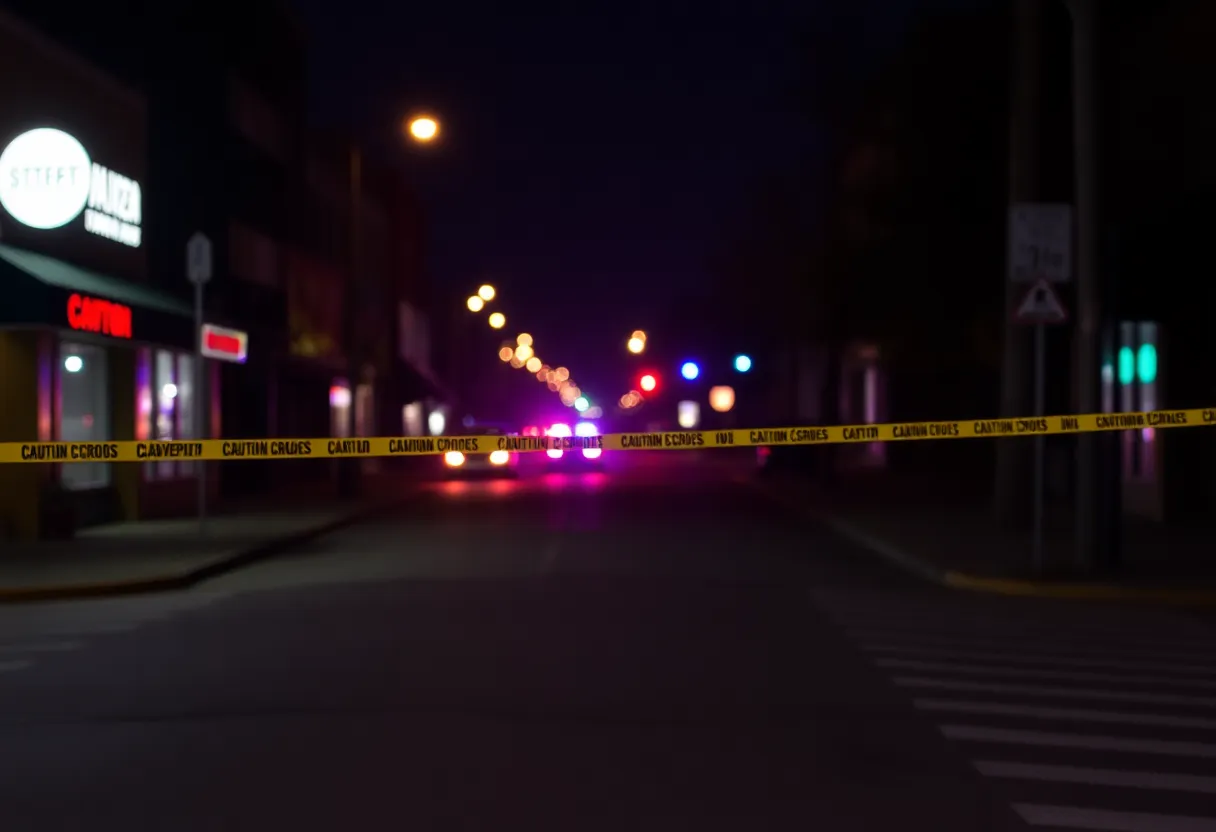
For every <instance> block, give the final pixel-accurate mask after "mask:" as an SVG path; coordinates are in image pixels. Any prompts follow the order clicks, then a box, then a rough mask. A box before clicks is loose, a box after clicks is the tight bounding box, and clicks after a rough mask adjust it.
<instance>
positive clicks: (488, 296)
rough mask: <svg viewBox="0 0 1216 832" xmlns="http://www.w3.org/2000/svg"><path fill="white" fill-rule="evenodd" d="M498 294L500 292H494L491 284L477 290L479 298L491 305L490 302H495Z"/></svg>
mask: <svg viewBox="0 0 1216 832" xmlns="http://www.w3.org/2000/svg"><path fill="white" fill-rule="evenodd" d="M497 294H498V292H496V291H495V290H494V287H493V286H491V285H490V284H489V283H486V284H484V285H482V286H480V287H479V288H478V289H477V297H479V298H481V299H482V300H484V301H485V302H486V303H489V302H490V301H492V300H494V296H495V295H497Z"/></svg>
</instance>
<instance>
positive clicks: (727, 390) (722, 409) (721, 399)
mask: <svg viewBox="0 0 1216 832" xmlns="http://www.w3.org/2000/svg"><path fill="white" fill-rule="evenodd" d="M709 406H710V407H712V408H713V409H714V410H716V411H718V412H719V413H726V412H728V411H730V409H731V408H732V407H734V406H735V390H734V388H733V387H727V386H725V385H723V386H721V387H714V388H713V389H711V390H710V391H709Z"/></svg>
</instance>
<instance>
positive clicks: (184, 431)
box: [136, 350, 198, 480]
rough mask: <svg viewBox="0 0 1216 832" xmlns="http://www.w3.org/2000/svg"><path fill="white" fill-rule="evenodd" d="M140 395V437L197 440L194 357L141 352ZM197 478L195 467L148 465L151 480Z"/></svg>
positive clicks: (181, 462) (167, 461) (171, 462)
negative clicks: (195, 476)
mask: <svg viewBox="0 0 1216 832" xmlns="http://www.w3.org/2000/svg"><path fill="white" fill-rule="evenodd" d="M138 381H139V387H140V389H139V391H138V392H137V396H138V414H139V420H140V422H139V424H138V425H137V426H136V435H137V436H146V437H148V438H149V439H152V440H154V441H160V442H169V441H173V440H180V439H195V438H197V436H198V431H197V430H196V427H195V424H194V422H195V419H194V387H195V384H194V357H193V356H191V355H188V354H186V353H178V352H172V351H170V350H155V351H151V350H143V351H141V356H140V362H139V371H138ZM194 475H195V463H194V462H191V461H190V460H183V459H165V460H161V461H158V462H151V463H148V464H147V465H146V466H145V468H144V476H145V478H147V479H150V480H170V479H177V478H180V477H192V476H194Z"/></svg>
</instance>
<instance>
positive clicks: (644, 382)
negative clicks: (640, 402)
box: [638, 373, 659, 393]
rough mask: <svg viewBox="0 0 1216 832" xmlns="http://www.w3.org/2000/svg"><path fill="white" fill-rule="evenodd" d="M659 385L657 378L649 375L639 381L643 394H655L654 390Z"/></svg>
mask: <svg viewBox="0 0 1216 832" xmlns="http://www.w3.org/2000/svg"><path fill="white" fill-rule="evenodd" d="M658 385H659V383H658V382H657V381H656V380H655V377H654V376H652V375H650V374H649V373H647V374H646V375H644V376H642V377H641V378H640V379H638V386H639V387H641V388H642V392H643V393H651V392H653V391H654V388H656V387H658Z"/></svg>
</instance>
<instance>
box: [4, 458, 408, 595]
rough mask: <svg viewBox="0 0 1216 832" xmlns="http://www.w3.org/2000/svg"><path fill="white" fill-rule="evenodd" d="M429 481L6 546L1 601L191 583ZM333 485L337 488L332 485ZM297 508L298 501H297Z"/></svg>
mask: <svg viewBox="0 0 1216 832" xmlns="http://www.w3.org/2000/svg"><path fill="white" fill-rule="evenodd" d="M419 488H420V482H419V480H418V479H417V478H416V477H415V478H410V477H403V476H388V475H376V476H375V477H369V478H366V480H365V487H364V494H366V495H369V496H366V497H364V498H361V499H357V500H338V499H337V498H335V497H332V496H329V497H327V496H325V495H324V494H323V493H318V494H312V495H310V496H309V497H307V498H301V496H300V495H299V494H293V495H291V496H290V498H288V499H283V498H281V497H280V499H278V500H277V502H278V507H275V503H276V499H275V497H274V496H273V495H271V496H269V497H264V498H260V499H258V500H255V501H250V502H249V504H248V510H247V511H243V512H242V511H234V507H233V506H226V507H224V512H223V513H221V514H218V515H217V516H215V517H211V518H209V519H208V520H207V523H206V526H205V533H203V532H202V531H201V530H200V527H199V523H198V520H197V519H178V520H150V521H142V522H134V523H115V524H111V525H106V526H97V527H94V528H89V529H82V530H81V531H79V532H78V533H77V535H76V537H75V538H74V539H72V540H66V541H46V542H32V543H14V542H11V541H10V542H3V543H0V603H20V602H28V601H44V600H55V599H68V598H83V597H94V596H104V595H122V594H135V593H141V592H161V591H166V590H172V589H181V588H184V587H187V586H190V585H192V584H195V583H198V582H199V581H202V580H206V579H208V578H211V577H214V576H216V575H219V574H221V573H223V572H227V571H231V570H233V569H237V568H240V567H241V566H244V565H247V564H249V563H252V562H254V561H256V560H260V559H262V558H266V557H270V556H272V555H274V554H277V553H279V552H282V551H284V550H287V549H290V548H293V547H295V546H298V545H300V544H302V543H304V542H306V541H307V540H310V539H312V538H315V537H318V536H320V535H323V534H326V533H327V532H330V531H333V530H335V529H338V528H341V527H342V526H345V525H348V524H350V523H355V522H358V521H359V520H360V519H362V518H365V517H368V516H371V515H373V514H375V513H377V512H379V511H383V510H387V509H389V508H392V507H393V506H396V505H399V504H401V503H403V502H405V501H407V500H409V499H411V498H412V497H413V496H414V495H416V494H417V492H418V490H419ZM328 489H329V490H330V491H332V486H328ZM289 506H290V507H289Z"/></svg>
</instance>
